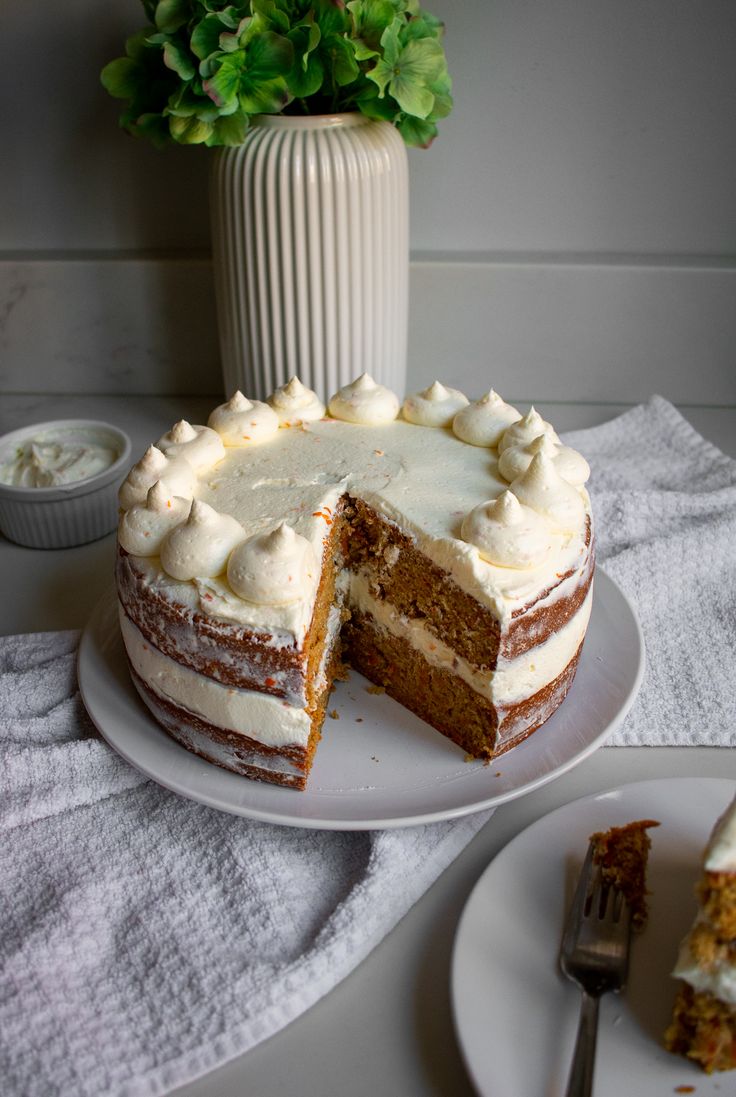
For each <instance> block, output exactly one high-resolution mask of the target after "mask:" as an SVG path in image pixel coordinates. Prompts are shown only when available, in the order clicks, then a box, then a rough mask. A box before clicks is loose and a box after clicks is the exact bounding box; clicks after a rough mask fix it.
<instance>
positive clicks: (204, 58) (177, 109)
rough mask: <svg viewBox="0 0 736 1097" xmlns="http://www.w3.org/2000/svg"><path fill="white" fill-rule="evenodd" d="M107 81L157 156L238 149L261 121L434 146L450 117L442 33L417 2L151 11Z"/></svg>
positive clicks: (161, 6) (261, 3) (200, 5)
mask: <svg viewBox="0 0 736 1097" xmlns="http://www.w3.org/2000/svg"><path fill="white" fill-rule="evenodd" d="M142 3H143V9H144V12H145V15H146V17H147V19H148V20H149V25H148V26H146V27H145V28H143V29H142V30H141V31H139V32H138V33H137V34H135V35H133V36H132V37H131V38H129V39H128V41H127V42H126V44H125V56H124V57H119V58H116V59H115V60H114V61H111V62H110V63H109V64H108V65H106V66H105V68H104V69H103V70H102V73H101V80H102V84H103V86H104V87H105V88H106V89H107V91H108V92H109V93H110V95H112V96H114V97H115V98H117V99H122V100H125V106H124V108H123V111H122V114H121V116H120V124H121V125H122V126H123V127H124V128H125V129H126V130H128V131H129V132H130V133H133V134H135V135H136V136H141V137H146V138H148V139H150V140H152V141H153V142H154V143H156V144H164V143H167V142H170V141H176V142H178V143H180V144H206V145H238V144H240V143H242V141H243V140H244V138H245V135H246V132H247V130H248V125H249V119H250V117H251V116H252V115H254V114H332V113H337V112H343V111H351V110H359V111H362V113H363V114H365V115H366V116H367V117H369V118H377V119H383V120H386V121H389V122H392V123H393V124H394V125H395V126H397V128H398V129H399V132H400V133H401V135H402V137H403V138H404V140H405V141H406V143H407V144H409V145H421V146H426V145H428V144H430V142H431V141H432V140H433V139H434V137H435V135H436V133H437V125H436V123H437V121H438V120H439V119H441V118H444V117H446V116H447V115H448V114H449V113H450V111H451V109H452V85H451V80H450V76H449V73H448V71H447V63H446V59H445V54H444V50H443V48H442V42H441V38H442V33H443V27H442V24H441V23H440V22H439V20H437V19H436V18H435V17H434V16H432V15H429V13H427V12H424V11H422V9H421V8H420V7H419V5H418V3H417V2H416V0H350V2H349V3H347V4H345V3H344V2H343V0H311V2H310V0H247V2H241V3H226V2H224V0H142Z"/></svg>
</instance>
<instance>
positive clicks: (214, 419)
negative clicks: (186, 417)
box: [207, 390, 279, 446]
mask: <svg viewBox="0 0 736 1097" xmlns="http://www.w3.org/2000/svg"><path fill="white" fill-rule="evenodd" d="M207 425H208V426H210V427H211V428H212V429H213V430H215V431H217V433H218V434H219V435H220V438H221V439H222V441H223V442H224V443H225V445H226V446H251V445H255V444H257V443H258V442H264V441H265V440H266V439H267V438H270V437H271V436H272V435H274V434H275V433H276V431H277V430H278V429H279V417H278V415H277V414H276V412H275V411H274V410H273V408H271V407H269V406H268V404H265V403H263V402H262V401H261V400H248V398H247V397H246V396H243V394H242V392H240V390H238V391H237V392H236V393H234V394H233V396H231V397H230V399H229V400H228V401H227V402H226V403H224V404H220V405H219V407H216V408H215V410H214V411H213V412H212V414H211V415H210V417H209V419H208V420H207Z"/></svg>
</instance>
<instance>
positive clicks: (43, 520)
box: [0, 419, 130, 549]
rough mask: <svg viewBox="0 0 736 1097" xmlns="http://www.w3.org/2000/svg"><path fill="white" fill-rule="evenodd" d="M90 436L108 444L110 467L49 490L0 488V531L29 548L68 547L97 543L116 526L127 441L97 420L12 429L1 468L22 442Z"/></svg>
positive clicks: (0, 441)
mask: <svg viewBox="0 0 736 1097" xmlns="http://www.w3.org/2000/svg"><path fill="white" fill-rule="evenodd" d="M64 430H74V431H83V432H89V433H90V434H92V435H94V436H95V438H97V439H99V438H104V439H105V440H109V444H110V446H111V447H112V448H113V449H115V451H116V452H117V458H116V460H115V461H114V462H113V464H112V465H110V466H109V467H108V468H106V469H104V470H103V471H102V472H98V473H96V474H95V475H94V476H88V477H87V478H86V479H84V480H77V481H76V482H74V483H72V484H61V485H58V486H56V487H49V488H28V487H14V486H12V485H10V484H1V483H0V531H2V533H4V534H5V536H6V537H7V538H8V539H9V540H10V541H15V542H16V543H17V544H19V545H25V546H26V547H28V548H42V549H54V548H69V547H71V546H72V545H83V544H86V542H88V541H96V540H97V539H98V538H99V537H104V536H105V534H106V533H110V531H111V530H113V529H115V527H116V525H117V522H118V498H117V494H118V488H119V486H120V483H121V481H122V480H123V477H124V476H125V475H126V473H127V471H128V464H129V461H130V438H129V437H128V435H127V434H126V433H125V431H123V430H120V428H119V427H115V426H113V425H112V424H111V423H103V422H101V421H100V420H98V419H55V420H53V421H51V422H49V423H33V424H32V425H31V426H27V427H21V428H20V430H12V431H10V433H9V434H4V435H3V436H2V437H1V438H0V465H3V464H4V463H5V462H6V461H8V460H10V459H11V458H12V455H13V451H14V450H15V449H17V447H18V446H20V445H23V443H25V442H29V441H31V439H32V438H35V437H37V436H38V435H44V434H47V433H48V432H50V431H64Z"/></svg>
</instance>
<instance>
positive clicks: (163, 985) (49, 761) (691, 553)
mask: <svg viewBox="0 0 736 1097" xmlns="http://www.w3.org/2000/svg"><path fill="white" fill-rule="evenodd" d="M568 440H569V441H570V442H571V443H572V444H574V445H576V446H578V447H579V448H580V449H581V450H582V451H583V452H584V453H585V454H586V455H587V456H588V458H589V459H590V461H591V464H592V467H593V483H592V490H593V492H594V499H595V509H596V515H597V521H598V537H599V545H600V557H601V559H602V560H603V561H604V563H605V566H606V567H607V569H608V570H609V571H610V573H611V574H612V575H613V576H614V578H615V579H617V580H618V582H619V583H620V584H621V585H622V586H623V587H624V589H625V590H626V591H627V593H628V594H629V596H630V597H631V598H632V600H633V601H634V602H635V604H636V606H637V609H638V610H639V613H640V617H641V620H642V625H643V628H644V631H645V635H646V640H647V646H648V671H647V676H646V679H645V682H644V686H643V689H642V692H641V695H640V698H639V699H638V701H637V703H636V704H635V706H634V708H633V710H632V712H631V713H630V715H629V717H628V719H627V721H626V724H625V726H624V728H623V730H622V731H621V732H619V733H617V735H616V741H617V742H636V743H643V742H658V743H673V742H711V743H723V744H730V743H732V742H733V741H734V720H733V715H734V713H733V705H734V698H733V692H734V691H733V677H734V676H733V659H732V656H731V652H732V651H733V650H734V641H735V640H736V637H735V636H734V605H733V600H734V569H733V546H734V545H735V544H736V462H733V461H730V460H728V459H727V458H725V457H723V455H721V454H719V453H718V452H717V451H716V450H715V449H714V448H713V447H711V446H709V445H708V444H707V443H705V442H704V441H703V440H702V439H700V438H698V436H697V435H696V434H695V432H694V431H693V430H692V429H691V428H690V427H689V426H688V425H687V424H686V423H685V422H684V421H683V420H682V418H681V417H680V416H679V415H678V413H677V412H676V411H675V410H674V408H672V407H671V406H670V405H669V404H667V402H666V401H664V400H661V399H654V400H653V401H652V402H651V403H650V404H649V405H647V406H646V407H642V408H637V409H635V410H634V411H632V412H629V413H627V414H626V415H624V416H622V417H621V418H620V419H617V420H615V421H614V422H613V423H610V424H607V425H606V426H604V427H600V428H596V429H594V430H591V431H585V432H579V433H578V434H575V435H571V436H569V439H568ZM704 546H705V547H704ZM77 639H78V637H77V635H76V634H75V633H56V634H38V635H31V636H22V637H10V638H6V639H4V640H0V835H1V836H2V840H1V841H0V913H1V915H2V933H1V934H0V1079H2V1082H1V1084H0V1092H2V1095H3V1097H21V1095H22V1097H61V1095H65V1097H66V1095H68V1097H72V1095H73V1097H93V1095H94V1097H102V1095H106V1097H109V1095H116V1097H122V1095H125V1094H127V1095H130V1097H133V1095H135V1097H153V1095H156V1094H162V1093H165V1092H167V1091H168V1090H170V1089H173V1088H174V1087H175V1086H177V1085H180V1084H183V1083H184V1082H186V1081H188V1080H191V1079H193V1078H195V1077H197V1076H198V1075H200V1074H202V1073H204V1072H206V1071H208V1070H211V1069H213V1068H214V1067H216V1066H218V1065H220V1064H222V1063H224V1062H226V1061H227V1060H228V1059H230V1058H233V1057H234V1056H236V1055H238V1054H241V1053H242V1052H244V1051H246V1050H247V1049H248V1048H250V1047H252V1046H253V1045H255V1044H256V1043H258V1042H259V1041H260V1040H263V1039H265V1038H266V1037H268V1036H270V1035H272V1034H273V1033H275V1032H277V1031H278V1030H279V1029H280V1028H282V1027H283V1026H284V1025H286V1024H287V1023H288V1022H289V1021H291V1020H292V1019H294V1018H295V1017H297V1016H298V1015H299V1014H300V1013H301V1012H303V1011H304V1010H305V1009H307V1008H308V1007H309V1006H310V1005H311V1004H312V1003H314V1002H315V1001H317V999H318V998H319V997H321V996H322V995H323V994H325V993H326V992H327V991H328V990H329V989H330V988H331V987H333V986H334V985H335V984H336V983H337V982H338V981H339V980H340V979H342V978H343V977H344V976H345V975H347V973H348V972H349V971H351V970H352V969H353V968H354V967H355V966H356V965H357V964H358V962H359V961H360V960H361V959H362V958H363V957H364V956H366V955H367V954H368V952H370V950H371V949H372V948H373V947H374V946H375V945H376V944H377V943H378V942H379V941H380V940H381V938H382V937H383V936H385V934H386V933H387V932H388V931H389V930H390V929H391V928H392V926H393V925H395V924H396V922H397V921H398V920H399V918H400V917H401V916H402V915H403V914H404V913H405V911H406V910H408V909H409V907H410V906H411V905H412V903H413V902H414V901H415V900H416V899H417V898H418V897H419V896H420V895H421V894H422V892H423V891H425V890H426V888H427V887H429V886H430V884H431V883H432V882H433V880H435V879H436V878H437V876H438V875H439V874H440V873H441V872H442V870H443V868H444V867H445V866H446V865H447V864H449V863H450V862H451V861H452V859H453V858H454V857H455V856H456V855H457V854H458V853H459V852H460V850H461V849H462V848H463V847H464V846H465V845H466V844H467V842H468V841H469V840H470V839H471V838H472V836H473V835H474V834H475V833H476V832H477V830H478V829H479V827H480V826H481V825H482V823H483V822H485V820H486V819H487V818H488V813H483V814H481V815H478V816H473V817H470V818H467V819H463V820H459V821H455V822H449V823H440V824H435V825H431V826H423V827H414V828H410V829H407V830H400V831H386V832H373V833H358V834H355V833H347V834H340V833H334V832H324V833H320V832H317V831H311V830H299V829H296V828H279V827H273V826H270V825H268V824H263V823H257V822H251V821H249V820H246V819H241V818H238V817H234V816H230V815H226V814H221V813H218V812H216V811H214V810H212V809H210V808H206V807H204V806H201V805H197V804H194V803H191V802H190V801H188V800H184V799H180V798H178V797H176V796H175V795H173V794H171V793H169V792H167V791H166V790H164V789H162V788H160V787H158V786H157V785H155V784H153V783H152V782H150V781H147V780H145V779H144V778H143V777H142V776H141V775H139V774H138V773H137V772H136V771H135V770H133V769H131V768H130V767H129V766H128V765H127V764H126V763H124V762H123V761H122V760H121V759H120V758H118V757H117V755H115V754H114V753H113V752H112V751H111V750H110V749H109V748H108V747H107V745H106V744H105V743H104V742H103V741H102V740H101V739H100V738H99V737H98V735H97V734H96V732H95V731H94V729H93V727H92V726H91V724H90V723H89V721H88V719H87V717H86V715H85V713H84V710H83V708H82V705H81V702H80V699H79V694H78V692H77V686H76V676H75V662H74V660H75V650H76V645H77ZM706 725H707V726H706ZM295 795H298V794H295Z"/></svg>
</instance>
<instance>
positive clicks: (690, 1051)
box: [665, 983, 736, 1074]
mask: <svg viewBox="0 0 736 1097" xmlns="http://www.w3.org/2000/svg"><path fill="white" fill-rule="evenodd" d="M735 1033H736V1009H735V1008H734V1007H733V1006H731V1005H729V1004H728V1003H726V1002H722V1001H721V1000H720V999H719V998H716V997H715V996H714V995H712V994H708V993H703V992H700V991H696V990H693V988H692V987H691V986H688V984H687V983H685V984H683V986H681V987H680V989H679V991H678V992H677V997H676V999H675V1005H674V1009H673V1016H672V1022H671V1024H670V1026H669V1028H668V1029H667V1031H666V1033H665V1046H666V1047H667V1049H668V1051H672V1052H674V1053H675V1054H676V1055H685V1056H686V1057H687V1058H688V1059H691V1060H692V1061H693V1062H695V1063H697V1064H698V1065H699V1066H700V1067H702V1069H703V1070H704V1071H705V1072H706V1074H712V1073H713V1071H716V1070H718V1071H721V1070H733V1069H735V1068H736V1038H735V1037H734V1034H735Z"/></svg>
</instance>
